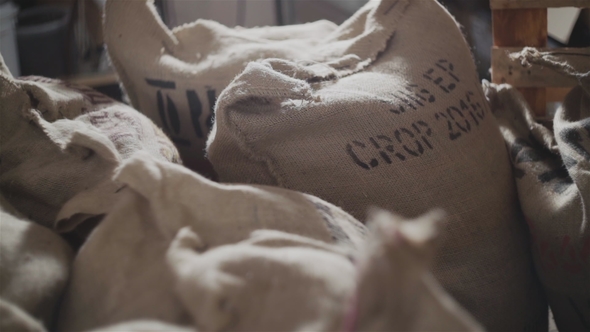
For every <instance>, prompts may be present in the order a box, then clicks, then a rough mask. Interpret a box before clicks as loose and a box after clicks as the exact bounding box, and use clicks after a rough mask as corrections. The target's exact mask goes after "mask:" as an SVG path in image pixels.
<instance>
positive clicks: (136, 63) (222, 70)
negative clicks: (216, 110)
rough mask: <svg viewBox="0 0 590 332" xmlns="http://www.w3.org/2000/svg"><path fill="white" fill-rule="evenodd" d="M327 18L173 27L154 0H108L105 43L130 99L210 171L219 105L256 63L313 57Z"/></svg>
mask: <svg viewBox="0 0 590 332" xmlns="http://www.w3.org/2000/svg"><path fill="white" fill-rule="evenodd" d="M335 28H336V25H335V24H333V23H331V22H328V21H318V22H315V23H309V24H302V25H295V26H285V27H262V28H252V29H245V28H241V27H236V28H228V27H226V26H223V25H221V24H219V23H217V22H214V21H208V20H197V21H196V22H194V23H191V24H185V25H183V26H180V27H177V28H175V29H174V30H172V31H170V30H169V29H168V28H167V27H166V26H165V25H164V23H163V22H162V21H161V19H160V17H159V15H158V13H157V12H156V9H155V7H154V5H153V0H134V1H120V0H108V1H107V3H106V8H105V21H104V31H105V41H106V44H107V46H108V51H109V55H110V58H111V60H112V63H113V65H114V66H115V68H116V70H117V72H118V74H119V78H120V79H121V82H122V83H123V86H124V88H125V91H126V92H127V95H128V96H129V99H130V101H131V104H132V105H133V107H135V108H136V109H138V110H140V111H141V112H143V113H144V114H146V115H147V116H148V117H149V118H150V119H152V120H153V121H154V122H156V123H157V124H158V125H159V126H161V127H162V128H164V130H165V132H166V134H168V135H170V137H171V138H172V141H173V142H174V143H175V144H176V146H177V147H178V148H179V150H180V154H181V156H182V159H183V160H184V163H185V165H187V166H188V167H189V168H192V169H195V170H198V171H199V172H204V173H210V172H211V170H210V169H209V167H210V166H208V162H207V161H206V160H205V159H204V154H205V153H204V150H205V142H206V139H207V135H208V134H209V131H210V129H211V125H212V118H213V107H214V105H215V100H216V99H217V96H218V95H219V94H220V93H221V91H222V90H223V89H224V88H225V87H226V86H227V85H228V84H229V83H230V82H231V80H232V79H234V77H235V76H236V75H237V74H239V73H240V72H241V71H242V70H243V69H244V67H245V66H246V64H247V63H248V62H250V61H252V60H257V59H265V58H284V59H307V51H308V49H309V48H310V47H312V46H314V45H317V44H318V43H319V42H320V41H321V40H322V38H323V37H325V36H326V35H327V34H329V33H331V32H332V31H333V30H334V29H335Z"/></svg>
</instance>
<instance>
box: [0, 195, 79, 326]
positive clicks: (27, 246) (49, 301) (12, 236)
mask: <svg viewBox="0 0 590 332" xmlns="http://www.w3.org/2000/svg"><path fill="white" fill-rule="evenodd" d="M72 258H73V255H72V250H71V249H70V247H69V246H68V245H67V244H66V243H65V242H64V240H62V239H61V238H60V237H59V236H58V235H57V234H55V233H53V232H52V231H50V230H49V229H46V228H45V227H43V226H39V225H37V224H35V223H32V222H30V221H27V220H25V219H24V218H23V216H22V215H20V214H18V212H16V210H15V209H14V208H12V207H11V206H10V205H9V204H8V202H6V201H5V200H4V198H3V197H2V196H1V195H0V330H1V331H7V332H8V331H35V332H40V331H45V330H47V329H49V328H50V327H52V326H53V323H54V317H55V314H56V312H57V308H58V304H59V301H60V298H61V295H62V293H63V290H64V289H65V287H66V284H67V281H68V276H69V272H70V264H71V261H72Z"/></svg>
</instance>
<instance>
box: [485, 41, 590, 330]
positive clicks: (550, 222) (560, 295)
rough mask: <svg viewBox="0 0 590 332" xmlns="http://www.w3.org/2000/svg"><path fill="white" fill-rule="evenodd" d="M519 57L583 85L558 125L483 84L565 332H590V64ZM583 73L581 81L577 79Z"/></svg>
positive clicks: (502, 88) (510, 93)
mask: <svg viewBox="0 0 590 332" xmlns="http://www.w3.org/2000/svg"><path fill="white" fill-rule="evenodd" d="M514 57H515V58H516V59H519V60H521V61H526V62H531V63H536V64H540V65H543V66H545V67H546V68H557V69H558V70H559V71H561V72H565V73H569V74H571V75H573V76H574V77H578V78H580V85H579V86H578V87H576V88H574V89H573V90H572V91H571V92H570V93H569V94H568V95H567V97H566V98H565V100H564V102H563V104H562V106H561V107H560V108H559V109H558V110H557V113H556V114H555V117H554V119H553V129H554V132H551V130H549V129H548V128H546V127H544V126H543V125H541V124H538V123H536V122H535V119H534V115H533V113H532V112H531V110H530V107H529V106H528V105H527V103H526V101H525V100H524V98H523V97H522V95H521V94H520V93H519V92H518V91H517V90H516V89H515V88H512V87H511V86H509V85H494V84H486V85H485V90H486V95H487V97H488V99H489V100H490V102H491V105H492V108H493V110H494V115H495V116H496V118H497V119H498V123H499V124H500V128H501V130H502V134H503V136H504V139H505V141H506V145H507V147H508V149H509V151H510V156H511V161H512V165H513V167H514V176H515V179H516V186H517V189H518V196H519V199H520V204H521V206H522V210H523V212H524V215H525V217H526V220H527V223H528V226H529V232H530V234H531V242H532V243H531V245H532V249H533V258H534V261H535V266H536V268H537V273H538V274H539V276H540V278H541V281H542V283H543V285H544V286H545V292H546V294H547V298H548V300H549V305H550V306H551V311H552V312H553V315H554V317H555V322H556V324H557V327H558V328H559V330H560V331H584V330H588V329H590V303H589V302H588V301H589V300H590V282H589V281H590V225H589V222H590V219H589V218H590V62H589V61H588V60H587V59H584V58H583V57H580V62H579V65H580V66H577V65H578V63H576V61H571V60H570V62H569V63H565V62H564V60H563V59H559V58H556V57H554V56H553V55H552V54H551V53H540V52H537V51H534V50H530V49H529V50H524V51H523V52H522V53H520V54H515V55H514ZM576 70H577V71H579V72H578V73H577V74H575V73H574V71H576Z"/></svg>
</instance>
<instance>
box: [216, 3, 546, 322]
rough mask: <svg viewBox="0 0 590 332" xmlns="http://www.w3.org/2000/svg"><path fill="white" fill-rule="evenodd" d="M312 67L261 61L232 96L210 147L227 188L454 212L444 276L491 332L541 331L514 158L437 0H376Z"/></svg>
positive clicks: (320, 49) (312, 53) (437, 270)
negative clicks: (273, 189) (276, 189)
mask: <svg viewBox="0 0 590 332" xmlns="http://www.w3.org/2000/svg"><path fill="white" fill-rule="evenodd" d="M307 52H308V57H309V58H312V59H313V60H314V61H309V62H307V63H303V62H297V63H296V62H290V61H286V60H277V59H274V60H272V59H271V60H263V61H260V62H255V63H250V64H249V65H248V66H247V67H246V69H245V70H244V72H243V73H242V74H240V76H238V77H237V78H236V79H235V80H234V81H233V82H232V83H231V84H230V85H229V86H228V87H227V88H226V89H225V90H224V91H223V92H222V94H221V95H220V97H219V99H218V101H217V106H216V109H215V124H214V127H213V130H212V133H211V135H210V137H209V140H208V146H207V153H208V157H209V159H210V160H211V162H212V164H213V165H214V167H215V170H216V171H217V172H218V174H219V177H220V180H221V181H223V182H238V183H257V184H267V185H277V186H280V187H284V188H289V189H293V190H298V191H302V192H306V193H310V194H313V195H315V196H318V197H320V198H322V199H324V200H326V201H329V202H331V203H333V204H335V205H338V206H340V207H342V208H343V209H344V210H345V211H347V212H349V213H351V214H352V215H353V216H354V217H356V218H357V219H359V220H364V219H365V217H364V216H365V213H366V210H367V208H368V207H369V206H370V205H376V206H378V207H381V208H386V209H388V210H391V211H394V212H397V213H400V214H402V215H406V216H408V217H412V216H417V215H419V214H421V213H423V212H425V211H427V210H429V209H431V208H433V207H440V208H443V209H444V210H445V211H447V212H448V213H449V215H450V220H451V222H450V223H449V224H448V225H447V226H446V227H447V232H446V233H445V235H444V236H443V239H442V244H441V250H440V251H439V252H438V254H437V257H436V259H435V266H434V274H435V276H436V277H437V278H438V280H439V281H440V282H441V283H442V284H443V286H444V287H445V288H446V289H447V290H448V291H449V292H450V293H451V294H452V295H453V296H454V297H455V298H456V299H457V300H458V301H459V302H460V303H461V304H462V305H463V306H464V307H466V308H467V309H468V310H469V311H470V312H471V313H473V314H474V315H475V317H476V318H477V319H478V320H479V321H481V322H482V323H483V325H484V326H485V327H486V328H487V329H490V330H501V331H505V330H543V329H546V328H547V327H546V324H547V307H546V304H545V302H544V300H543V297H542V294H541V289H540V286H539V284H538V281H537V280H536V277H535V275H534V271H533V266H532V262H531V256H530V251H529V245H528V242H527V241H528V240H527V237H526V231H525V225H524V223H523V222H522V220H521V218H520V215H519V209H518V202H517V197H516V191H515V188H514V182H513V181H514V180H513V177H512V173H511V167H510V162H509V159H508V154H507V152H506V149H505V146H504V143H503V139H502V136H501V134H500V132H499V130H498V126H497V123H496V121H495V120H494V118H493V116H491V114H490V109H489V105H488V104H487V102H486V100H485V98H484V95H483V92H482V90H481V85H480V83H479V82H478V78H477V75H476V71H475V66H474V64H473V61H472V58H471V55H470V52H469V48H468V46H467V45H466V43H465V41H464V39H463V37H462V35H461V32H460V31H459V28H458V27H457V24H456V23H455V21H454V20H453V19H452V17H450V15H449V14H448V13H447V12H446V11H445V10H444V9H443V8H442V7H441V6H440V5H439V4H438V3H437V2H436V1H434V0H421V1H408V0H383V1H371V2H369V3H368V4H367V5H366V6H365V7H363V8H362V9H360V10H359V12H357V13H356V14H355V15H354V16H353V17H351V18H350V19H349V20H348V21H347V22H345V23H343V25H341V26H340V27H339V28H338V29H337V30H336V31H335V32H333V33H332V34H331V35H330V36H328V37H326V38H325V39H324V41H323V42H322V43H320V44H319V45H318V46H317V47H313V48H309V49H308V50H307Z"/></svg>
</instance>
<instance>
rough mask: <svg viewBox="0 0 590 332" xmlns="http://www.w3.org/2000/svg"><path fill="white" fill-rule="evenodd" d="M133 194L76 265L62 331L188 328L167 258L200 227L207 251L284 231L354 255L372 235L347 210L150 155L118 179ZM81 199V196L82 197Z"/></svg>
mask: <svg viewBox="0 0 590 332" xmlns="http://www.w3.org/2000/svg"><path fill="white" fill-rule="evenodd" d="M115 180H116V181H119V182H120V183H121V184H123V185H125V186H126V187H127V188H126V189H124V190H122V191H120V192H119V193H118V194H117V195H118V198H117V200H116V201H117V202H118V203H117V204H116V205H115V207H114V208H113V210H112V212H111V213H109V214H108V215H107V216H106V217H105V219H104V220H103V221H102V222H101V223H100V224H99V225H98V226H97V228H96V229H95V230H94V231H93V232H92V235H91V236H90V238H89V239H88V240H87V242H86V243H85V244H84V246H83V247H82V248H81V249H80V251H79V253H78V255H77V256H76V259H75V261H74V266H73V272H72V280H71V282H70V286H69V288H68V290H67V294H66V296H65V299H64V302H63V305H62V307H61V313H60V319H59V324H58V330H59V331H80V330H87V329H92V328H97V327H100V326H105V325H109V324H115V323H119V322H124V321H129V320H135V319H156V320H161V321H164V322H169V323H176V324H185V323H186V321H187V320H188V317H189V316H188V314H187V313H186V311H185V310H184V309H183V306H182V304H181V302H180V301H179V300H178V299H177V297H176V295H174V292H173V282H172V280H173V279H172V275H171V271H170V270H169V269H168V268H167V265H166V261H165V254H166V250H167V248H168V245H169V244H170V242H171V241H172V239H173V238H174V236H175V235H176V233H177V232H178V230H179V229H181V228H183V227H185V226H190V227H191V228H192V229H194V230H195V232H198V234H199V236H200V239H201V241H202V244H203V246H204V247H206V248H213V247H216V246H219V245H223V244H228V243H234V242H237V241H241V240H243V239H246V238H247V237H248V236H249V235H250V233H251V232H252V231H254V230H257V229H274V230H281V231H285V232H290V233H293V234H298V235H301V236H307V237H309V238H312V239H315V240H317V241H323V242H326V243H334V244H335V245H337V246H338V247H340V248H342V249H341V250H348V251H351V252H352V251H353V250H354V249H355V248H356V247H358V246H359V245H360V244H361V243H362V241H363V238H364V231H365V227H364V226H363V225H362V224H361V223H360V222H358V221H356V220H355V219H354V218H352V217H350V216H346V218H342V217H340V216H343V215H346V213H345V212H343V211H341V210H340V209H338V208H337V207H335V206H333V205H331V204H329V203H326V202H321V201H320V200H318V199H310V197H309V196H308V195H304V194H301V193H297V192H293V191H290V190H285V189H281V188H273V187H264V186H244V185H233V186H232V185H221V184H217V183H214V182H212V181H209V180H207V179H205V178H204V177H202V176H199V175H198V174H196V173H194V172H191V171H190V170H188V169H186V168H184V167H182V166H178V165H175V164H173V163H169V162H163V161H159V160H156V159H155V158H153V157H151V156H148V155H147V154H145V153H141V154H137V155H135V156H134V157H132V158H131V159H130V160H128V161H127V162H125V164H124V166H123V167H122V168H121V169H120V171H119V172H118V174H117V175H116V177H115ZM73 199H76V198H73Z"/></svg>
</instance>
